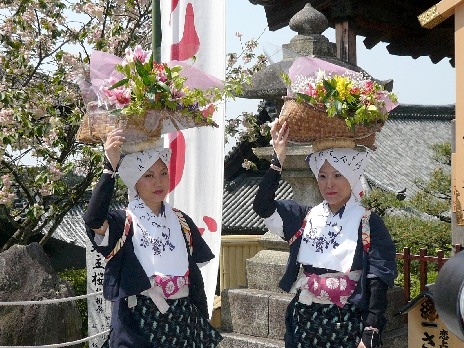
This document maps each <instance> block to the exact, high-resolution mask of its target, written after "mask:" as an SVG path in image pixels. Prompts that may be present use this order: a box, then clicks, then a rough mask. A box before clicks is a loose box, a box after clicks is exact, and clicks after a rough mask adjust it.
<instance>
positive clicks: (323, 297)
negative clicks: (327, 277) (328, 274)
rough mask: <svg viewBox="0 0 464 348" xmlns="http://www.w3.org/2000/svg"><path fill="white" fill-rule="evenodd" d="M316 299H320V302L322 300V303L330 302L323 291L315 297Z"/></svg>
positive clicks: (327, 295)
mask: <svg viewBox="0 0 464 348" xmlns="http://www.w3.org/2000/svg"><path fill="white" fill-rule="evenodd" d="M317 298H318V299H320V300H323V301H327V300H330V296H329V294H328V293H327V292H326V291H324V290H322V291H321V294H320V295H319V296H317Z"/></svg>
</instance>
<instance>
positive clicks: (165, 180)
mask: <svg viewBox="0 0 464 348" xmlns="http://www.w3.org/2000/svg"><path fill="white" fill-rule="evenodd" d="M135 189H136V190H137V193H138V194H139V196H140V198H141V199H142V200H143V201H144V202H145V204H146V205H147V206H149V207H150V208H151V209H152V210H153V212H154V213H156V214H158V213H159V210H160V208H161V202H162V201H163V200H164V199H165V198H166V196H167V194H168V193H169V172H168V167H167V166H166V164H164V162H163V161H162V160H161V159H159V160H157V161H156V162H155V164H153V165H152V166H151V167H150V168H148V170H147V171H146V172H145V174H143V175H142V177H141V178H140V179H139V180H138V181H137V183H136V184H135Z"/></svg>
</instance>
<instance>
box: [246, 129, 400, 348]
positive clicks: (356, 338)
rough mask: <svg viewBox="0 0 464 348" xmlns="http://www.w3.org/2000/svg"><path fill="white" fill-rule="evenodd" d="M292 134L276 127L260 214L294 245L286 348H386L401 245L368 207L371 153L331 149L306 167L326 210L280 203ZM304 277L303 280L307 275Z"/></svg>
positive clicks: (286, 283)
mask: <svg viewBox="0 0 464 348" xmlns="http://www.w3.org/2000/svg"><path fill="white" fill-rule="evenodd" d="M288 132H289V129H288V126H287V125H286V123H284V125H283V126H282V127H281V128H280V130H278V129H277V124H276V123H275V124H274V125H273V126H272V127H271V136H272V143H273V147H274V150H275V153H274V156H273V158H272V160H271V167H270V169H269V170H268V172H267V173H266V174H265V176H264V177H263V179H262V181H261V183H260V186H259V189H258V192H257V194H256V197H255V201H254V205H253V208H254V210H255V211H256V213H257V214H258V215H259V216H261V217H262V218H264V222H265V224H266V226H267V227H268V229H269V231H270V232H272V233H275V234H277V235H279V236H280V237H282V238H283V239H284V240H285V241H287V242H288V244H289V245H290V253H289V261H288V263H287V269H286V271H285V274H284V276H283V277H282V279H281V281H280V283H279V286H280V287H281V288H282V289H283V290H284V291H287V292H292V293H295V294H296V295H295V297H294V299H293V300H292V302H291V303H290V304H289V306H288V308H287V314H286V333H285V344H286V345H285V347H286V348H296V347H308V348H309V347H318V348H319V347H324V348H329V347H330V348H332V347H337V348H364V347H367V348H371V347H381V346H382V340H381V334H382V331H383V329H384V327H385V324H386V319H385V311H386V308H387V297H386V296H387V289H388V287H390V286H392V285H393V281H394V279H395V277H396V276H397V271H396V261H395V255H396V251H395V245H394V243H393V241H392V239H391V236H390V233H389V232H388V230H387V228H386V227H385V225H384V223H383V221H382V219H381V218H380V217H379V216H378V215H377V214H375V213H371V212H370V211H368V210H367V209H365V208H364V207H363V206H362V205H361V202H360V201H361V196H362V185H361V181H360V180H361V177H362V175H363V172H364V169H365V168H366V166H367V162H368V157H369V152H368V150H367V149H364V150H363V151H359V150H355V149H349V148H332V149H325V150H322V151H319V152H316V153H312V154H310V155H309V156H308V157H307V159H306V161H307V162H308V164H309V167H310V168H311V171H312V172H313V173H314V175H315V177H316V179H317V182H318V186H319V190H320V192H321V195H322V197H323V199H324V200H323V202H322V203H320V204H319V205H317V206H315V207H309V206H306V205H301V204H298V203H297V202H295V201H293V200H275V192H276V190H277V188H278V186H279V181H280V179H281V172H282V167H283V164H284V161H285V157H286V152H287V138H288ZM301 267H302V268H303V272H301V275H300V276H299V274H300V268H301Z"/></svg>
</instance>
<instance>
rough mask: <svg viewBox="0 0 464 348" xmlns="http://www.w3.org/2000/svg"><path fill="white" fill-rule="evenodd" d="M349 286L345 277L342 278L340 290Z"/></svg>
mask: <svg viewBox="0 0 464 348" xmlns="http://www.w3.org/2000/svg"><path fill="white" fill-rule="evenodd" d="M347 286H348V282H347V281H346V279H345V278H340V290H345V289H346V287H347Z"/></svg>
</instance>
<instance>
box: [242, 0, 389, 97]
mask: <svg viewBox="0 0 464 348" xmlns="http://www.w3.org/2000/svg"><path fill="white" fill-rule="evenodd" d="M289 27H290V29H292V30H293V31H295V32H296V33H297V35H296V36H295V37H293V38H292V39H291V40H290V42H289V43H288V44H284V45H282V48H281V49H282V53H283V59H282V60H281V61H280V62H276V63H272V64H270V65H268V66H267V67H266V68H264V69H262V70H261V71H259V72H257V73H256V74H254V75H253V78H252V85H249V86H245V88H244V93H243V95H241V96H240V97H241V98H247V99H265V100H273V101H276V102H277V106H281V103H282V102H281V97H282V96H284V95H286V94H287V87H286V86H285V84H284V82H283V80H282V78H281V74H282V72H284V73H288V71H289V69H290V67H291V65H292V64H293V61H294V60H295V58H297V57H303V56H314V57H317V58H319V59H323V60H325V61H327V62H330V63H333V64H336V65H338V66H341V67H345V68H347V69H351V70H354V71H358V72H363V73H364V74H365V75H369V74H368V73H367V72H365V71H364V70H363V69H362V68H360V67H358V66H357V65H354V64H351V63H348V62H346V61H343V60H341V59H339V58H337V57H336V45H335V43H332V42H330V41H329V40H328V39H327V37H325V36H324V35H322V33H323V32H324V31H325V30H326V29H327V28H328V27H329V24H328V21H327V18H326V17H325V16H324V15H323V14H322V13H321V12H319V11H318V10H316V9H315V8H313V7H312V6H311V4H309V3H308V4H306V5H305V7H304V8H303V9H302V10H300V11H299V12H297V13H296V14H295V15H294V16H293V17H292V18H291V19H290V22H289ZM377 82H379V83H380V84H382V85H384V88H385V89H387V90H389V91H391V90H392V87H393V81H392V80H388V81H377Z"/></svg>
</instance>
